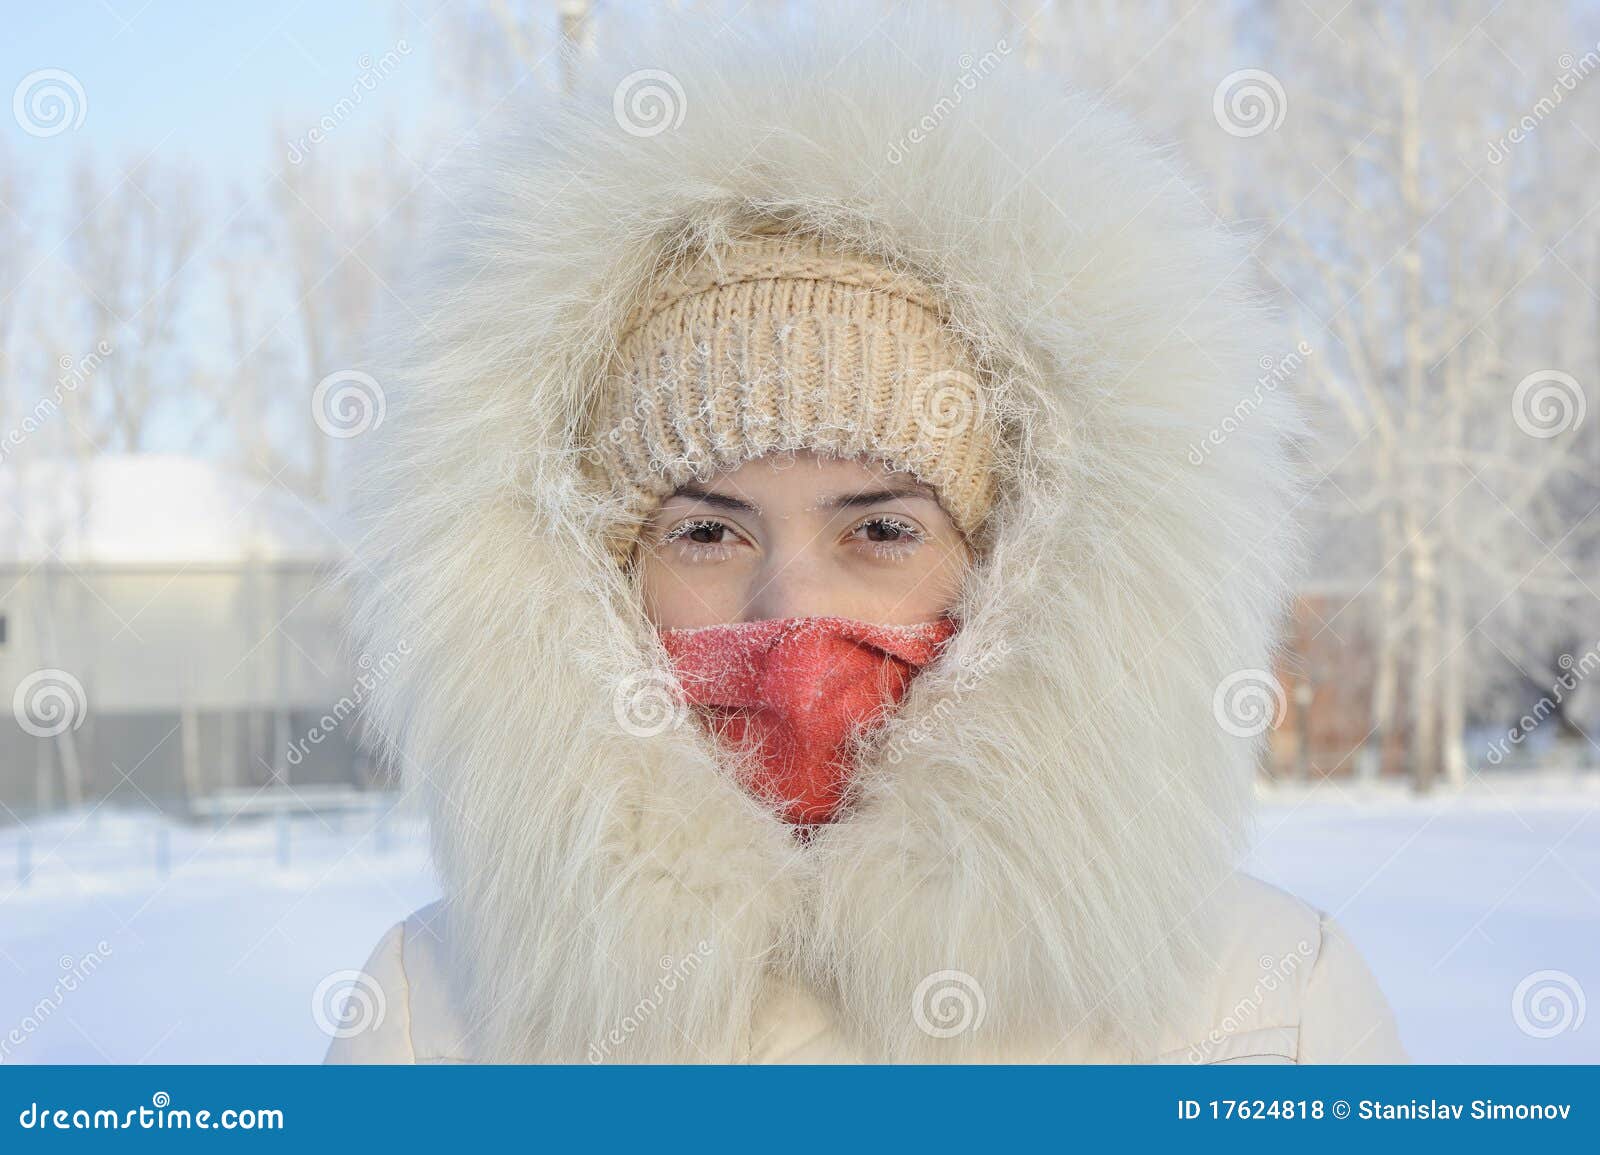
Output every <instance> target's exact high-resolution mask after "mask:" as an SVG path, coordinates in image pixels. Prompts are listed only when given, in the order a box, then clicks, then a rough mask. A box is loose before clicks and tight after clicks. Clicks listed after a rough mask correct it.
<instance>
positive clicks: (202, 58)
mask: <svg viewBox="0 0 1600 1155" xmlns="http://www.w3.org/2000/svg"><path fill="white" fill-rule="evenodd" d="M6 25H7V35H6V36H5V37H3V38H0V82H3V88H4V92H5V94H7V95H11V94H13V93H14V92H15V90H16V87H17V85H18V83H19V82H20V81H21V80H22V79H23V77H25V76H27V75H28V74H29V73H32V72H34V71H36V70H38V69H44V68H59V69H64V70H66V71H67V72H70V73H71V74H72V75H73V76H75V77H76V78H77V79H78V81H79V82H80V83H81V85H82V86H83V90H84V94H85V96H86V98H87V109H88V111H87V115H86V117H85V119H84V122H83V124H82V126H81V127H80V128H78V129H76V130H75V131H72V132H67V133H62V134H60V135H57V136H52V137H48V138H38V137H32V136H29V135H27V134H26V133H24V132H23V131H22V130H21V128H20V127H19V126H18V124H17V123H16V121H15V119H14V118H13V117H12V116H9V115H8V116H6V117H5V118H4V120H3V122H0V123H3V126H4V127H3V130H0V131H3V132H4V134H5V138H6V139H5V146H6V147H7V148H8V150H9V151H10V152H11V154H12V156H13V157H14V158H15V160H16V161H17V162H18V164H19V165H20V166H21V167H22V169H23V171H24V172H28V173H30V174H31V175H33V176H35V177H37V178H40V179H42V180H45V181H47V182H48V181H51V180H52V178H53V177H55V176H56V175H58V174H59V173H60V172H61V171H64V170H65V168H66V167H67V166H68V165H70V164H71V163H72V162H73V161H74V160H75V159H76V158H77V157H79V156H82V155H84V154H85V153H86V152H92V153H93V154H94V155H96V156H98V157H100V158H107V159H109V158H116V159H117V160H119V161H127V160H130V159H137V158H139V157H142V156H143V155H144V154H146V153H147V152H149V151H151V150H152V149H157V150H159V151H160V153H161V154H162V155H163V156H165V157H169V158H174V159H183V160H187V161H189V162H191V163H192V164H193V165H194V166H195V167H196V168H197V169H200V170H202V171H204V172H206V173H207V174H208V176H209V177H210V178H211V179H212V180H213V181H216V182H220V183H223V184H232V183H242V184H246V185H252V184H255V183H257V182H259V180H260V178H261V176H262V175H264V174H265V173H266V172H267V171H270V170H271V169H272V168H275V167H278V166H279V165H281V163H282V158H283V155H284V147H283V142H282V141H281V140H275V139H274V134H273V126H274V124H275V123H281V124H282V125H283V126H284V128H285V129H290V130H294V131H304V130H305V129H306V128H309V127H310V126H311V125H312V124H314V123H315V122H316V121H317V120H318V118H320V117H322V116H323V115H325V114H327V113H329V112H330V111H331V110H332V109H333V107H334V105H335V104H336V102H338V101H339V100H340V99H341V98H343V97H347V96H349V95H350V91H351V88H352V85H354V84H355V82H356V79H357V78H358V77H359V76H360V75H361V73H362V67H361V64H360V63H359V61H360V58H361V57H362V55H363V54H367V55H369V56H370V57H373V58H376V57H380V56H382V55H383V54H384V53H385V52H391V51H394V50H395V46H396V44H397V42H398V41H399V40H401V39H404V40H406V42H407V47H408V48H409V49H410V52H409V54H408V55H405V56H404V57H403V59H402V61H401V63H400V66H399V67H398V69H397V70H396V71H395V72H394V73H393V74H392V75H391V76H390V77H388V78H387V79H386V80H385V81H384V82H383V83H382V84H380V85H379V86H378V87H377V89H376V90H375V91H373V92H372V93H371V94H370V95H369V96H367V98H366V99H365V100H364V101H363V103H362V106H361V108H360V109H359V110H358V113H357V114H356V115H354V116H352V117H351V118H350V120H349V121H348V122H347V123H346V124H345V125H341V127H340V132H341V133H344V131H345V129H346V128H348V129H349V130H350V135H352V136H353V135H358V134H361V133H363V132H370V131H372V130H373V127H374V126H375V125H378V124H382V123H384V120H385V118H397V117H405V116H412V115H417V114H418V113H419V110H425V109H426V107H427V97H428V95H429V93H430V91H431V86H432V83H433V67H434V64H433V59H432V54H431V52H430V50H429V44H430V40H431V37H430V35H429V33H428V30H427V29H426V27H425V26H424V25H423V23H422V21H421V20H420V19H419V18H416V17H413V16H411V15H409V14H408V11H407V9H406V8H405V7H404V6H403V5H401V4H398V3H396V2H395V0H344V2H339V3H328V2H326V0H320V2H319V0H298V2H297V0H287V2H285V3H281V4H242V3H234V4H207V3H200V2H198V0H63V2H58V3H52V4H30V5H27V6H26V7H25V8H23V7H20V6H19V7H18V8H16V9H13V10H12V12H11V13H10V14H9V16H8V18H7V21H6ZM367 120H370V121H371V122H372V123H371V124H364V123H362V122H363V121H367Z"/></svg>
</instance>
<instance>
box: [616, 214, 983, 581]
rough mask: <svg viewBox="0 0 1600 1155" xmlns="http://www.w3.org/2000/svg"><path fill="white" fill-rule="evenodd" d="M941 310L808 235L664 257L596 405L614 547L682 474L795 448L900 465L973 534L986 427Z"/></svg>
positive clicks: (911, 288) (886, 273)
mask: <svg viewBox="0 0 1600 1155" xmlns="http://www.w3.org/2000/svg"><path fill="white" fill-rule="evenodd" d="M942 318H943V313H942V310H941V307H940V303H939V300H938V297H937V295H936V294H935V293H934V292H933V290H932V289H931V288H930V287H929V286H928V285H927V284H925V283H924V282H923V281H921V280H920V279H918V278H916V277H913V276H911V275H909V274H907V273H905V272H902V271H898V270H894V269H891V268H889V267H887V266H885V265H883V264H882V263H880V262H877V261H875V260H872V259H870V258H868V257H864V256H858V255H855V254H852V253H845V252H841V251H837V250H835V249H833V248H831V247H830V246H828V245H827V244H826V243H824V242H823V241H821V240H819V239H818V238H815V237H812V236H806V235H796V234H779V233H766V234H757V235H754V236H750V237H744V238H740V239H739V240H737V241H735V242H733V243H731V244H729V245H726V246H723V247H721V248H719V249H716V250H711V251H706V252H703V253H701V254H700V255H699V256H698V257H697V258H696V259H694V260H692V261H690V262H688V263H686V264H683V265H680V266H678V267H676V268H673V269H671V270H669V271H668V272H667V273H666V274H665V275H663V276H662V277H661V279H660V280H659V281H658V282H657V283H656V284H655V285H654V286H653V288H652V289H651V291H650V292H649V293H648V294H647V296H646V298H645V300H644V302H643V303H642V304H641V306H640V307H639V308H638V309H637V311H636V312H635V314H634V316H633V317H632V318H631V319H630V320H629V322H628V324H627V326H626V327H625V328H624V331H623V333H622V336H621V338H620V340H619V354H620V355H619V359H618V362H617V367H616V370H615V372H614V373H612V374H611V375H610V376H609V377H608V379H607V382H606V388H605V390H604V392H603V394H602V396H601V397H600V398H599V399H598V401H597V404H596V406H595V409H594V412H593V414H592V426H591V432H590V444H591V445H592V446H593V448H594V450H595V453H594V455H593V459H592V461H593V463H594V464H598V466H599V473H600V475H601V476H602V478H603V480H604V482H605V483H606V484H607V485H609V486H610V487H611V488H612V490H613V491H614V492H615V493H616V494H618V495H619V496H620V497H621V498H622V499H623V504H624V506H625V515H624V521H625V524H624V525H622V526H620V527H619V529H618V535H617V538H616V539H615V542H614V545H613V548H614V551H615V552H617V553H619V554H620V555H623V556H625V555H626V553H627V552H628V550H629V549H631V546H632V541H633V537H634V534H635V533H636V532H637V529H638V526H639V525H640V524H642V522H643V521H644V520H645V519H646V518H648V517H649V515H650V514H651V513H652V512H653V511H654V510H655V508H656V507H657V506H658V505H659V504H660V503H661V502H662V501H663V500H665V499H666V498H667V497H668V496H670V495H671V494H672V493H673V492H674V491H675V490H676V489H677V488H678V487H679V486H680V485H683V484H684V483H686V482H688V481H691V480H694V479H703V478H705V477H707V476H708V475H710V474H712V473H715V472H717V471H718V470H721V469H726V468H732V467H736V466H738V465H740V464H742V463H744V462H746V461H750V460H752V459H754V458H757V457H761V456H764V455H766V454H769V453H774V452H785V451H795V450H802V449H809V450H814V451H816V452H820V453H824V454H828V455H832V456H837V457H866V458H874V459H877V460H880V461H882V462H884V463H886V464H887V465H889V466H890V467H891V468H894V469H901V470H905V471H907V472H909V473H911V474H913V475H915V476H916V477H918V478H919V479H920V480H922V481H924V482H926V483H927V484H928V485H930V486H932V487H933V489H934V490H935V492H936V493H937V495H938V498H939V501H940V503H941V504H942V505H943V506H944V508H945V509H946V510H947V511H948V512H949V513H950V515H951V517H952V519H953V520H954V521H955V523H956V525H957V526H958V527H959V528H960V529H961V530H962V531H963V532H964V533H967V534H969V535H971V534H972V533H974V532H975V531H976V530H977V528H978V526H979V525H980V524H981V523H982V521H983V518H984V515H985V514H986V513H987V512H988V509H989V505H990V503H991V501H992V499H993V481H992V477H991V464H992V454H993V433H992V430H991V429H990V427H989V423H988V422H987V421H986V420H985V416H986V415H985V412H984V400H983V392H982V388H981V385H980V376H979V372H978V370H977V368H976V366H975V365H974V363H973V360H972V357H971V354H970V351H969V350H968V348H967V347H966V345H965V343H964V342H963V341H962V340H961V339H960V338H959V337H958V335H957V334H955V333H954V332H953V331H952V330H951V329H950V328H949V327H948V326H947V325H946V324H945V323H944V321H943V319H942Z"/></svg>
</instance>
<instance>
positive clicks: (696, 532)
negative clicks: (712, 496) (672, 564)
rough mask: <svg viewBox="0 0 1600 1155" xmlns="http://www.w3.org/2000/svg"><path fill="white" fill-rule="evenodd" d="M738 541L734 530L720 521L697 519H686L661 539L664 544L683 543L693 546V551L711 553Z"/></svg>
mask: <svg viewBox="0 0 1600 1155" xmlns="http://www.w3.org/2000/svg"><path fill="white" fill-rule="evenodd" d="M737 541H738V538H737V536H736V535H735V534H734V532H733V531H732V530H731V529H729V528H728V526H726V525H724V524H723V523H722V522H720V521H710V520H696V521H686V522H683V523H682V524H680V525H677V526H674V527H673V528H672V530H671V531H670V532H668V534H667V535H666V537H664V538H662V539H661V544H662V545H672V544H673V543H675V542H678V543H682V544H683V545H685V546H688V547H690V548H691V552H693V553H695V554H697V555H700V554H710V553H712V552H715V551H717V550H719V549H727V548H729V547H731V546H733V545H734V544H735V543H736V542H737Z"/></svg>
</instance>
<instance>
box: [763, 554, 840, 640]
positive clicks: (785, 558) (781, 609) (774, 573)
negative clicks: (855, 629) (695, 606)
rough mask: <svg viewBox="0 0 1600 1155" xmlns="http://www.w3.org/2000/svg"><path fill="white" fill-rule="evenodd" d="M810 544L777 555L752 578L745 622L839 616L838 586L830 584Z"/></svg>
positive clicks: (768, 559)
mask: <svg viewBox="0 0 1600 1155" xmlns="http://www.w3.org/2000/svg"><path fill="white" fill-rule="evenodd" d="M822 568H823V567H822V564H821V559H819V558H818V557H817V556H816V550H815V548H814V547H813V546H812V545H811V544H809V543H799V544H797V545H794V546H792V547H791V548H788V549H785V550H782V551H773V552H771V553H769V554H768V556H767V564H765V565H763V566H762V567H761V568H760V569H759V570H758V571H757V572H756V574H755V575H754V576H753V577H752V580H751V585H750V589H749V591H748V594H747V596H746V598H745V614H744V620H745V621H751V622H757V621H766V620H769V619H772V618H808V617H826V616H828V615H830V614H835V613H837V612H838V607H837V605H836V604H835V602H836V601H837V598H838V591H837V589H836V588H835V587H836V586H837V583H836V582H831V581H828V580H826V577H825V575H824V574H823V573H822Z"/></svg>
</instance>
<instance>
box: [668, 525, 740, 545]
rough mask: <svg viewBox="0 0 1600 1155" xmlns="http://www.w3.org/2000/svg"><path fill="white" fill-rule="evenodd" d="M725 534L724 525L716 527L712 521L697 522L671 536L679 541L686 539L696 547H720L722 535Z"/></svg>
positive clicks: (725, 528)
mask: <svg viewBox="0 0 1600 1155" xmlns="http://www.w3.org/2000/svg"><path fill="white" fill-rule="evenodd" d="M727 532H728V527H727V526H725V525H718V524H717V523H716V522H714V521H697V522H693V523H691V524H689V525H686V526H684V527H683V528H682V529H681V530H680V531H679V532H678V533H675V534H673V538H674V539H675V540H680V541H681V540H684V539H687V540H689V541H692V542H694V543H695V544H696V545H721V544H722V538H723V535H724V534H726V533H727Z"/></svg>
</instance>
